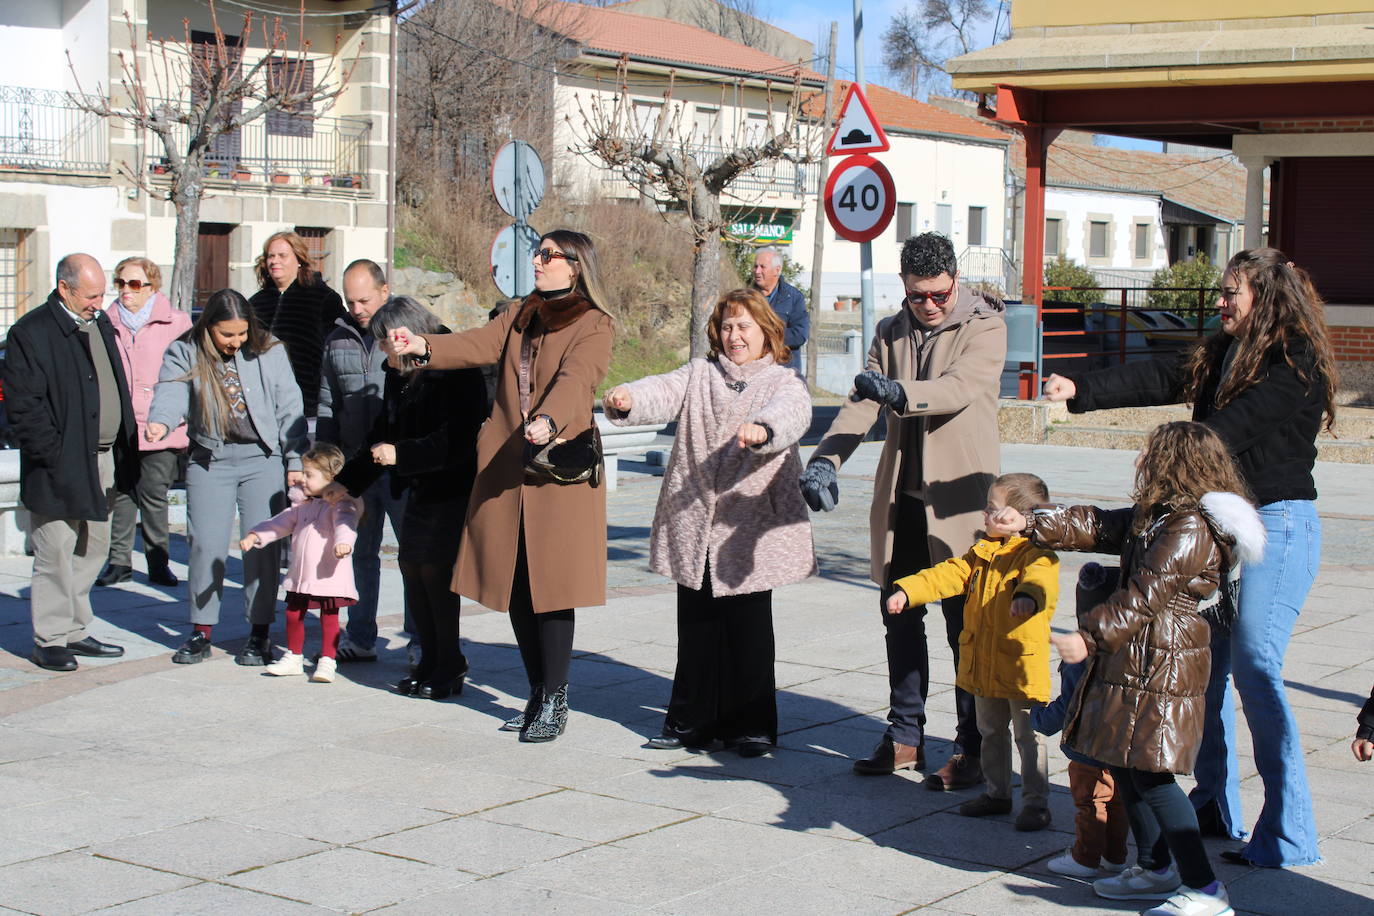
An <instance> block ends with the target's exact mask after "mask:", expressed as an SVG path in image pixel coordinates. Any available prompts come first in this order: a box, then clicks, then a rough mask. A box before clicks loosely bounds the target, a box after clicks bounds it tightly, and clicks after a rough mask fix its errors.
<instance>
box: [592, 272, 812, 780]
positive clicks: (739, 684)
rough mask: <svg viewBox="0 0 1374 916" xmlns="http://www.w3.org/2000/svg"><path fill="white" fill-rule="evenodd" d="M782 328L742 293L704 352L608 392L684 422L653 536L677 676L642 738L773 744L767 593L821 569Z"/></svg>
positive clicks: (615, 415)
mask: <svg viewBox="0 0 1374 916" xmlns="http://www.w3.org/2000/svg"><path fill="white" fill-rule="evenodd" d="M783 333H784V328H783V324H782V321H781V320H780V319H779V318H778V316H777V315H776V314H775V313H774V312H773V309H772V308H771V307H770V306H769V305H768V300H767V299H765V298H764V297H763V296H762V295H761V294H760V293H758V292H756V291H754V290H747V289H737V290H735V291H733V292H731V293H727V294H726V295H725V296H724V297H723V298H722V299H721V300H720V301H719V302H718V303H716V308H715V312H714V313H713V314H712V316H711V319H710V321H709V323H708V325H707V337H708V338H709V339H710V342H711V352H710V355H709V356H708V357H707V358H706V359H694V360H692V361H691V362H689V363H688V364H687V365H685V366H683V367H682V368H680V369H677V370H675V371H673V372H669V373H667V374H666V375H656V376H651V377H649V378H644V379H640V380H639V381H637V382H631V383H630V384H628V385H621V386H620V387H618V388H614V389H612V390H611V391H609V392H607V394H606V398H605V401H604V406H605V410H606V417H607V419H609V420H610V421H611V422H612V423H617V424H621V425H625V424H639V423H665V422H668V421H670V420H674V419H675V420H677V422H678V429H677V440H676V441H675V442H674V443H673V454H672V457H671V458H670V459H669V461H668V469H667V473H666V474H665V475H664V481H663V489H662V491H661V492H660V494H659V499H658V510H657V512H656V513H655V515H654V527H653V535H652V537H651V539H650V542H649V554H650V565H651V566H652V568H653V570H654V571H655V572H658V573H661V574H663V575H665V576H668V577H669V578H671V579H673V580H674V581H676V582H677V583H678V591H677V594H678V603H677V608H678V610H677V619H678V650H677V672H676V673H675V674H674V676H673V693H672V698H671V699H670V700H669V702H668V715H667V718H666V720H665V721H664V724H663V731H662V733H661V734H660V735H658V736H656V737H654V738H651V739H650V740H649V746H650V747H654V748H662V749H674V748H680V747H683V746H688V747H707V746H709V745H710V744H711V743H712V741H714V740H715V739H717V738H718V739H720V740H722V741H724V742H725V745H726V746H727V747H733V748H735V749H737V750H738V751H739V753H740V755H741V756H744V757H758V756H761V755H763V754H766V753H768V750H769V748H770V747H772V745H773V744H774V743H776V741H777V733H778V708H777V700H776V692H777V690H776V686H775V682H774V676H773V591H772V590H773V589H774V588H777V587H779V586H783V585H787V584H789V583H792V582H797V581H800V580H802V579H805V578H807V577H808V576H811V575H814V574H815V572H816V556H815V551H814V549H813V545H812V542H811V521H810V518H809V517H808V515H807V511H806V504H805V503H804V502H803V501H802V496H801V492H800V491H799V490H798V489H797V485H796V479H797V475H798V474H800V473H801V461H800V460H799V459H798V457H797V441H798V440H799V439H800V438H801V437H802V434H803V433H805V432H806V429H807V427H808V426H810V424H811V396H810V394H809V393H808V392H807V389H806V383H805V382H803V381H802V380H801V379H800V378H799V377H798V376H797V374H796V373H795V372H794V371H792V370H791V369H788V368H787V367H786V365H785V364H786V362H787V358H788V356H789V352H788V348H787V345H786V344H784V343H783Z"/></svg>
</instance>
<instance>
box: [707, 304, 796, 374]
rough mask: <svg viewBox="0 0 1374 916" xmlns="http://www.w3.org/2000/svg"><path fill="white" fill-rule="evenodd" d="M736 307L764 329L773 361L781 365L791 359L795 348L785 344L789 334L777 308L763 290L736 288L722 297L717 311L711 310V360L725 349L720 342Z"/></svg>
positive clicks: (708, 329)
mask: <svg viewBox="0 0 1374 916" xmlns="http://www.w3.org/2000/svg"><path fill="white" fill-rule="evenodd" d="M735 309H739V310H741V311H743V312H744V313H745V314H747V315H748V316H749V317H750V318H752V319H754V321H755V322H757V324H758V326H759V330H761V331H763V352H765V353H768V354H770V355H771V356H772V357H773V362H775V363H779V364H781V363H785V362H787V360H788V359H790V358H791V356H792V351H791V350H790V349H789V348H788V346H787V344H785V343H783V335H784V334H786V333H787V328H786V327H784V326H783V323H782V319H781V318H779V317H778V313H777V312H775V311H773V307H772V306H771V305H769V304H768V300H767V299H765V298H764V295H763V293H761V292H759V291H758V290H756V289H732V290H730V292H728V293H726V294H725V295H724V296H721V297H720V301H719V302H717V303H716V307H715V310H714V311H712V312H711V318H710V320H709V321H707V322H706V340H707V341H708V342H709V343H710V345H711V352H710V353H709V354H707V355H708V356H709V357H710V358H711V359H716V358H717V357H719V356H720V354H721V352H722V351H723V350H724V349H725V347H724V345H723V344H722V343H721V342H720V326H721V325H722V324H724V323H725V318H726V316H728V315H729V314H730V313H731V312H732V311H734V310H735Z"/></svg>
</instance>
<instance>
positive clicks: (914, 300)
mask: <svg viewBox="0 0 1374 916" xmlns="http://www.w3.org/2000/svg"><path fill="white" fill-rule="evenodd" d="M957 282H959V281H958V280H951V281H949V289H947V290H945V291H944V292H943V293H919V292H918V293H907V294H906V301H907V302H908V303H909V304H911V305H925V304H926V300H927V299H929V300H930V301H931V302H934V303H935V304H936V305H944V304H945V303H946V302H948V301H949V297H950V296H952V295H954V284H955V283H957Z"/></svg>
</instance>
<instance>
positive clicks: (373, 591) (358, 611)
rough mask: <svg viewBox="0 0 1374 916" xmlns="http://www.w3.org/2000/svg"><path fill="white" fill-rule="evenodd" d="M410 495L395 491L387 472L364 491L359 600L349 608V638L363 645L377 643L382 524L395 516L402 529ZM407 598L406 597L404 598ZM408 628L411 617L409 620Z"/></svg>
mask: <svg viewBox="0 0 1374 916" xmlns="http://www.w3.org/2000/svg"><path fill="white" fill-rule="evenodd" d="M405 508H406V497H405V494H404V493H403V494H401V496H400V497H393V496H392V495H391V475H390V474H389V473H388V474H383V475H382V476H381V477H380V478H378V479H377V481H376V482H375V483H373V484H372V486H370V487H368V488H367V489H366V490H365V491H364V492H363V518H362V521H361V522H360V523H359V525H358V540H357V542H356V543H355V544H354V545H353V581H354V584H355V585H356V586H357V587H358V603H357V604H355V605H353V606H352V607H350V608H349V609H348V626H347V627H346V629H347V632H348V641H349V642H351V643H353V645H355V646H357V647H358V648H360V649H372V648H375V647H376V645H377V591H378V589H379V587H380V584H381V578H382V557H381V552H382V528H383V523H384V522H385V520H386V519H387V518H390V519H391V528H392V530H393V531H397V532H399V531H400V530H401V516H402V515H404V514H405ZM402 600H403V601H404V600H405V599H404V597H403V598H402ZM406 631H407V632H411V630H410V620H409V619H408V618H407V620H406Z"/></svg>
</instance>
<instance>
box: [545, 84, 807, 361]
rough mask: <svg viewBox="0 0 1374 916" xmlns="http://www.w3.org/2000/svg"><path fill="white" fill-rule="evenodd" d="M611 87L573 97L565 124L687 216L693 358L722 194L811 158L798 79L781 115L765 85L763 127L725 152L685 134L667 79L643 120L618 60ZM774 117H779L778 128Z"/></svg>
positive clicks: (717, 242) (712, 297) (700, 349)
mask: <svg viewBox="0 0 1374 916" xmlns="http://www.w3.org/2000/svg"><path fill="white" fill-rule="evenodd" d="M617 82H618V88H617V90H616V92H615V94H614V95H613V96H611V97H606V96H594V97H593V98H592V99H591V100H590V102H589V103H588V104H587V105H586V106H585V107H584V106H583V104H582V100H581V99H580V98H579V100H578V115H579V121H580V123H579V122H575V121H574V120H573V118H572V117H571V116H570V117H569V118H568V121H569V125H570V126H571V127H572V130H573V132H574V134H576V135H580V139H581V142H583V143H584V144H585V150H584V151H585V152H586V153H587V154H588V155H589V156H590V157H591V158H592V159H594V160H595V161H598V162H600V163H602V164H604V165H605V166H607V167H609V168H611V169H612V170H614V171H615V172H617V173H618V174H619V175H620V176H621V177H623V178H624V179H625V180H626V181H628V182H629V183H630V186H631V187H638V188H644V189H652V191H653V192H654V193H655V194H656V195H658V202H659V203H660V204H662V205H665V206H667V205H672V206H673V207H675V208H677V209H680V210H681V211H682V213H683V214H684V215H685V217H686V220H687V224H688V225H689V226H690V229H691V233H692V243H693V249H692V340H691V354H692V356H694V357H696V356H704V355H706V352H707V342H706V320H707V318H708V316H709V315H710V313H711V309H712V307H713V306H714V304H715V301H716V298H717V296H718V295H719V292H720V262H721V230H722V229H723V228H724V227H725V226H726V225H727V224H728V221H727V220H726V219H725V217H724V215H723V213H722V211H721V202H720V199H721V196H722V195H723V194H724V193H725V192H726V190H727V189H728V188H729V187H730V185H731V183H732V182H734V181H735V179H737V178H739V177H740V176H741V175H742V174H744V173H745V172H747V171H749V170H750V169H751V168H754V167H756V166H758V165H760V164H762V163H765V162H769V161H774V160H789V161H792V162H805V161H808V160H809V158H810V156H811V155H812V152H811V149H810V147H811V143H810V137H809V136H808V137H807V139H806V140H803V138H802V136H801V134H800V132H799V130H798V124H799V120H798V113H799V112H800V109H801V103H802V93H801V91H800V89H801V74H800V71H798V73H797V75H796V77H795V78H794V80H793V82H792V84H791V85H790V86H789V87H788V94H787V100H786V103H785V104H783V105H782V106H781V110H780V111H777V110H775V102H776V101H777V96H778V95H779V94H781V91H780V90H778V89H775V88H774V87H773V86H772V85H771V83H770V84H769V86H768V89H767V91H766V99H767V101H766V109H767V113H768V117H767V119H766V122H765V125H763V126H762V127H760V128H759V130H758V132H757V133H756V134H754V135H750V134H744V133H742V132H741V131H740V130H739V129H737V130H736V131H735V133H734V142H733V143H732V142H731V140H730V138H726V146H725V148H724V149H723V150H716V149H711V148H706V147H701V146H698V145H697V144H696V143H694V142H693V141H694V138H693V136H692V133H691V131H687V132H686V133H684V132H683V131H682V125H681V119H682V106H681V105H680V104H675V103H674V101H673V77H672V76H671V75H670V76H669V80H668V88H667V90H666V91H665V92H664V94H663V107H662V108H661V109H660V110H659V114H658V116H657V117H655V118H653V119H652V120H650V121H648V122H647V123H646V122H645V121H643V120H642V119H639V118H636V114H635V110H634V104H633V102H632V100H631V97H630V92H629V90H628V88H627V85H626V74H625V64H624V62H623V61H622V63H621V65H620V67H619V72H618V74H617ZM722 91H723V90H722ZM775 114H781V116H782V118H781V122H782V123H781V124H779V123H778V120H779V119H778V118H777V117H775ZM741 117H743V115H741Z"/></svg>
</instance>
